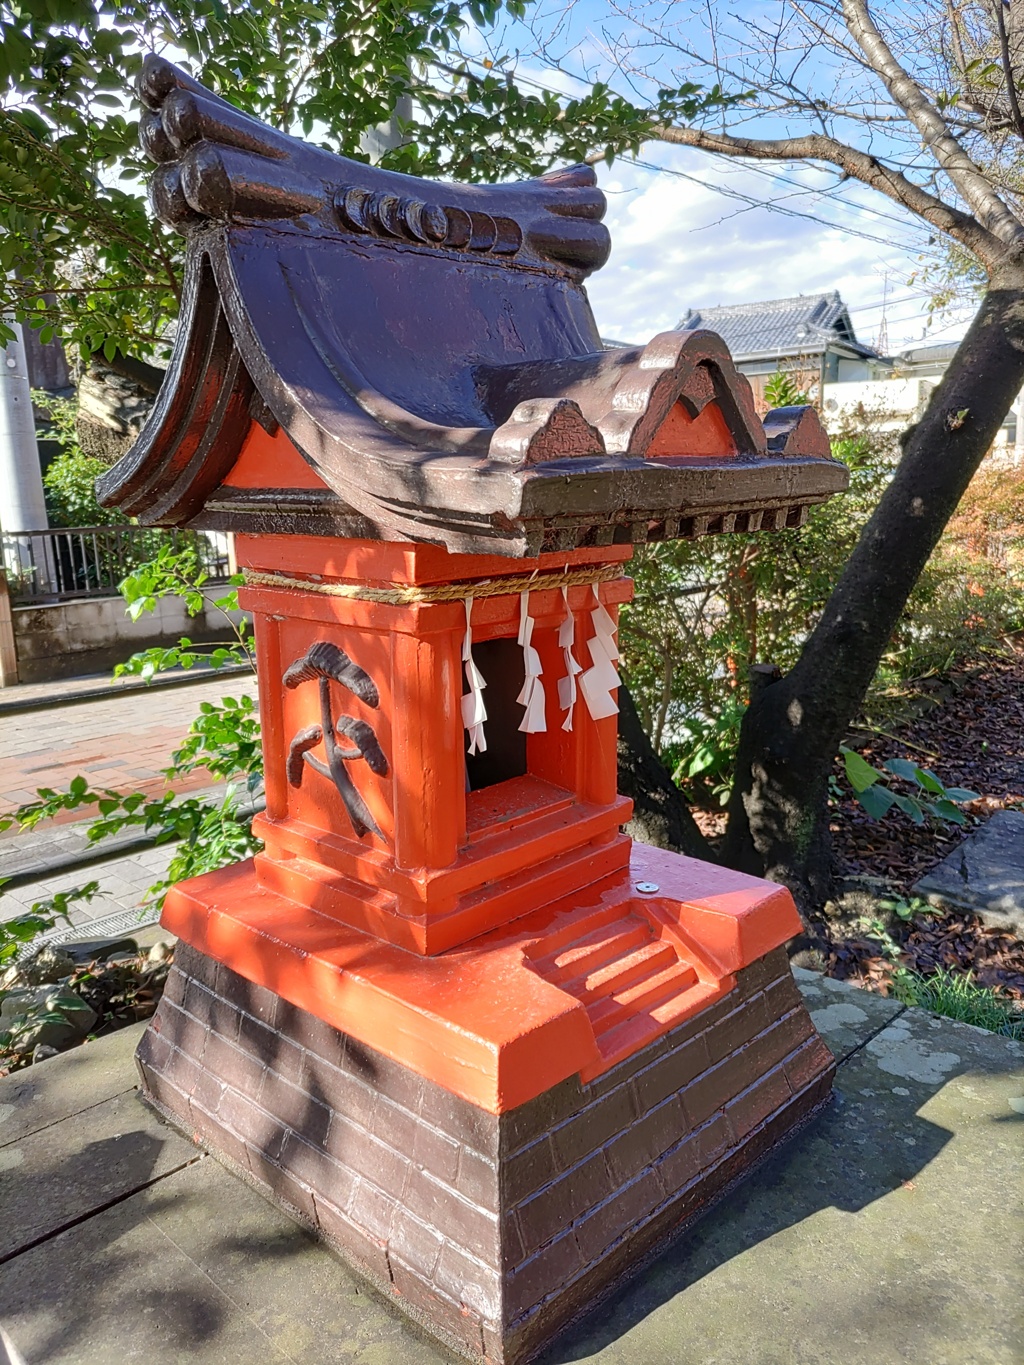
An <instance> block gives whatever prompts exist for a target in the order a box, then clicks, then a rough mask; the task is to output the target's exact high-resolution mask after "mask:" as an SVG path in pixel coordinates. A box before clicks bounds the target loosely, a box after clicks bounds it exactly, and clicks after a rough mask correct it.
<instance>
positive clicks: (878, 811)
mask: <svg viewBox="0 0 1024 1365" xmlns="http://www.w3.org/2000/svg"><path fill="white" fill-rule="evenodd" d="M857 800H858V801H859V802H860V804H861V805H862V806H863V807H864V809H865V810H866V811H867V813H868V815H869V816H870V817H871V819H872V820H881V818H882V816H883V815H885V814H886V812H887V811H889V810H890V809H891V807H892V806H894V805H895V804H896V797H895V796H894V794H893V793H892V792H891V791H889V789H888V788H887V787H879V786H875V785H872V786H870V787H865V788H864V789H863V791H859V792H858V793H857Z"/></svg>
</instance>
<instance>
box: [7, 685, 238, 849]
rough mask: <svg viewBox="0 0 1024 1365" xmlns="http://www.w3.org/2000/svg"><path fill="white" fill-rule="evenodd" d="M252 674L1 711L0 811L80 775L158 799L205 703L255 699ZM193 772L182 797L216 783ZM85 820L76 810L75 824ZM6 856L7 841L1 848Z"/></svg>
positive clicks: (183, 786)
mask: <svg viewBox="0 0 1024 1365" xmlns="http://www.w3.org/2000/svg"><path fill="white" fill-rule="evenodd" d="M255 685H256V684H255V679H254V678H252V677H251V676H250V675H248V674H241V675H239V674H234V675H230V676H226V677H217V676H214V677H212V678H210V679H209V680H207V681H203V682H199V683H190V684H189V685H188V686H184V685H179V686H177V687H173V688H160V689H155V690H151V689H132V690H130V691H126V692H125V693H124V694H123V695H116V696H106V697H101V698H99V699H95V700H90V701H88V702H81V703H69V704H68V705H67V707H66V708H65V707H62V708H60V709H56V710H55V709H52V708H45V709H40V710H33V711H24V712H18V713H15V714H2V713H0V812H3V811H7V810H10V809H12V808H13V807H15V806H18V805H21V804H22V803H24V802H27V801H32V800H33V799H34V798H35V794H36V788H37V787H42V786H46V787H52V788H54V789H55V790H57V791H60V790H61V789H62V788H66V787H67V785H68V783H69V782H70V781H71V779H72V778H73V777H75V776H77V775H78V774H79V773H81V775H82V776H83V777H85V778H86V779H87V780H88V781H89V782H90V783H92V784H94V785H96V786H101V787H113V788H115V789H118V790H124V791H144V792H146V793H147V794H149V793H152V794H154V795H155V794H157V793H159V792H162V791H163V790H164V789H165V787H166V782H165V779H164V778H163V776H162V773H161V769H163V768H164V767H166V766H167V764H168V762H169V761H170V757H171V753H172V752H173V750H174V749H176V748H177V747H178V745H179V744H180V743H181V741H182V740H183V739H184V737H185V734H186V732H187V730H188V727H189V725H190V723H191V721H192V719H193V718H194V716H195V715H196V713H197V712H198V710H199V707H200V704H201V703H202V702H204V701H211V702H217V701H219V700H220V699H221V697H226V696H232V697H238V696H241V694H242V693H243V692H248V693H250V694H252V693H253V692H254V690H255ZM209 781H210V778H209V775H208V774H206V773H203V772H196V773H192V774H191V775H190V776H189V777H188V778H184V779H182V781H181V782H180V783H179V784H177V786H178V788H179V789H180V790H182V791H189V790H195V789H197V788H199V787H202V786H204V785H208V784H209ZM76 817H77V818H81V814H80V813H79V812H69V814H68V818H69V819H70V820H73V819H75V818H76ZM0 856H2V843H0Z"/></svg>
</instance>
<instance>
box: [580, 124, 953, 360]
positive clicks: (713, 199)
mask: <svg viewBox="0 0 1024 1365" xmlns="http://www.w3.org/2000/svg"><path fill="white" fill-rule="evenodd" d="M659 159H660V161H661V164H662V165H664V166H667V167H669V168H670V169H671V170H676V171H680V172H682V173H684V174H685V175H687V176H692V177H693V178H692V179H682V178H679V177H678V176H677V175H672V174H668V173H664V172H661V173H658V172H655V171H653V170H645V169H642V168H641V167H637V166H633V165H632V164H630V163H628V162H622V161H619V162H616V163H615V164H614V165H613V166H612V167H611V168H602V169H601V170H600V171H599V175H600V179H601V184H602V188H603V189H604V190H605V193H606V194H607V196H608V214H607V217H606V220H605V221H606V222H607V224H608V227H609V228H610V230H611V234H612V255H611V259H610V260H609V262H608V264H607V265H606V266H605V267H604V269H603V270H601V271H599V272H598V273H597V274H596V275H594V276H592V277H591V279H590V280H589V281H588V286H587V291H588V294H589V296H590V300H591V304H592V306H593V308H594V312H595V315H596V317H597V321H598V326H599V327H600V329H601V332H602V334H603V335H604V336H609V337H614V338H616V339H618V340H624V341H635V342H642V341H645V340H647V339H648V338H649V337H651V336H652V335H653V334H654V333H655V332H659V331H663V330H665V329H666V328H669V327H674V326H675V325H676V323H677V322H678V321H679V319H680V317H681V316H682V315H683V313H684V312H685V311H686V309H687V308H699V307H701V306H704V307H710V306H713V305H715V304H726V303H750V302H756V301H759V300H763V299H773V298H784V297H787V296H789V295H793V294H813V293H819V292H822V291H825V290H832V289H838V290H839V293H840V294H841V296H842V298H843V300H844V302H845V303H846V304H847V306H848V307H849V308H850V309H851V311H852V316H853V323H854V327H855V329H856V331H857V335H858V336H859V337H860V339H861V340H862V341H864V342H866V343H868V344H872V343H873V342H874V341H875V339H876V337H877V335H878V330H879V324H880V321H881V317H882V300H883V296H885V295H887V297H888V306H887V310H886V311H887V320H888V335H889V349H890V350H891V351H895V350H898V349H900V348H902V347H903V346H906V345H909V344H912V343H914V342H918V343H919V342H921V341H922V340H926V341H937V340H945V339H947V338H948V337H955V336H959V335H960V334H962V332H963V329H964V325H965V319H960V318H957V319H955V320H954V321H953V322H952V323H950V324H948V325H946V326H945V327H944V328H942V329H940V328H938V327H935V328H932V329H931V330H930V331H927V332H926V326H925V322H926V311H927V310H926V296H925V291H924V290H923V289H922V288H921V286H920V284H917V285H909V284H908V280H909V279H910V276H911V275H912V274H913V272H914V271H915V269H917V268H919V264H920V263H919V260H918V256H919V255H920V252H921V251H922V250H927V238H926V235H925V233H924V232H923V230H921V229H920V228H919V227H918V225H917V224H916V223H915V222H914V220H913V219H911V218H910V217H909V215H908V216H906V217H905V218H900V215H899V210H898V209H896V208H895V206H890V205H889V204H888V203H887V202H886V201H885V200H882V199H881V198H880V197H878V196H872V195H871V194H870V193H869V192H867V191H865V192H863V193H856V195H855V196H848V197H847V199H845V200H843V201H839V200H836V199H831V198H825V197H823V196H822V194H821V190H822V189H824V188H825V187H827V186H829V185H830V184H832V183H834V177H832V176H830V175H828V174H827V173H824V172H821V171H819V170H817V169H816V168H814V167H809V166H800V167H785V168H782V170H781V177H782V178H779V177H773V175H772V173H771V171H770V170H769V173H768V174H767V175H766V174H765V173H764V171H763V170H761V171H759V170H757V169H750V168H747V167H743V166H735V165H722V164H721V163H719V162H718V161H716V160H714V159H712V158H709V157H707V156H705V155H704V154H702V153H700V152H695V151H689V150H687V149H678V150H676V149H670V150H669V151H668V152H667V153H666V154H665V155H663V156H661V157H660V158H659ZM794 182H796V183H795V184H794ZM716 186H722V187H724V188H725V189H727V190H731V191H732V192H734V193H738V194H742V195H745V196H749V197H750V198H751V199H756V200H759V201H764V200H766V199H767V200H771V201H774V202H775V203H776V204H777V205H779V206H780V207H782V208H789V209H792V210H796V211H799V212H805V213H812V214H814V215H816V216H818V217H820V218H823V219H826V220H828V221H829V222H832V223H835V224H836V226H826V225H825V224H824V223H821V222H815V221H809V220H808V219H807V218H804V217H798V216H788V215H784V214H782V213H779V212H775V211H772V210H771V209H769V208H767V207H764V206H762V205H760V204H759V205H758V206H757V207H748V206H747V205H745V204H744V203H742V202H739V201H737V200H735V199H729V198H726V197H723V195H722V194H721V193H720V192H719V190H718V189H717V188H716ZM879 215H881V216H879ZM844 224H845V225H847V226H848V228H849V229H852V230H844V227H843V226H842V225H844ZM858 233H864V234H868V235H869V236H870V237H871V238H875V239H877V240H867V239H866V238H865V237H864V236H860V235H856V234H858Z"/></svg>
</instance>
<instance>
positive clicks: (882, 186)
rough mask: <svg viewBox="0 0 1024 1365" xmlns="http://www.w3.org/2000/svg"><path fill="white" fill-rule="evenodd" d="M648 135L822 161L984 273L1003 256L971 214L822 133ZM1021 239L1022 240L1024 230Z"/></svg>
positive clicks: (668, 131)
mask: <svg viewBox="0 0 1024 1365" xmlns="http://www.w3.org/2000/svg"><path fill="white" fill-rule="evenodd" d="M652 135H653V136H654V137H655V138H656V139H657V140H658V141H660V142H668V143H672V144H674V145H677V146H681V147H699V148H700V149H701V150H702V151H705V152H718V153H720V154H721V155H722V156H732V157H741V158H744V157H745V158H747V159H749V160H753V161H825V162H827V163H828V164H829V165H832V166H838V167H839V169H840V170H841V171H843V172H844V173H845V174H846V175H848V176H850V177H852V178H853V179H854V180H859V181H860V182H861V183H862V184H864V185H869V186H870V187H871V188H872V189H873V190H878V191H879V192H880V193H881V194H884V195H885V196H886V197H887V198H889V199H891V200H892V201H893V202H894V203H896V204H899V205H900V206H901V207H902V208H905V209H909V210H910V211H911V213H916V214H917V215H918V216H919V217H921V218H923V219H924V220H925V221H926V222H928V223H930V224H931V225H932V227H935V228H938V229H939V231H940V232H945V233H947V234H948V235H949V236H950V237H953V238H955V239H956V241H958V242H960V243H961V244H962V245H963V246H965V247H967V249H968V250H969V251H973V252H974V254H975V255H976V256H977V257H978V259H979V260H981V261H983V262H984V264H985V265H986V266H988V267H989V269H995V268H996V267H997V266H998V265H999V264H1000V263H1001V262H1002V260H1003V259H1004V257H1005V255H1006V243H1005V242H1004V241H1003V240H1002V239H1001V238H999V237H997V236H996V235H995V234H994V233H992V232H990V231H989V230H988V229H987V228H984V227H982V225H981V224H980V223H979V222H978V220H977V219H976V218H975V217H973V216H972V215H971V214H969V213H964V212H963V211H962V210H961V209H958V208H954V207H953V205H952V204H947V203H945V201H944V200H942V199H939V198H938V197H937V196H936V195H934V194H931V193H929V191H928V190H925V189H922V187H921V186H920V185H916V184H915V183H914V182H913V181H912V180H910V179H908V178H907V177H906V176H905V175H903V174H902V172H900V171H897V170H895V169H894V168H893V167H892V166H887V165H885V163H884V162H881V161H879V160H878V158H877V157H874V156H870V155H869V154H868V153H867V152H862V151H859V150H857V149H856V148H854V147H849V146H847V145H846V143H844V142H839V141H838V140H837V139H836V138H831V137H826V136H825V135H824V134H822V133H808V134H806V135H805V136H803V137H783V138H754V137H738V136H736V135H735V134H732V133H712V132H708V131H707V130H706V129H703V128H677V127H675V126H666V127H657V128H654V129H653V130H652ZM1014 221H1015V222H1016V220H1014ZM1021 235H1022V239H1024V232H1022V234H1021Z"/></svg>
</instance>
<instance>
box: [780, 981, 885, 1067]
mask: <svg viewBox="0 0 1024 1365" xmlns="http://www.w3.org/2000/svg"><path fill="white" fill-rule="evenodd" d="M792 970H793V976H794V978H795V980H796V984H797V985H798V986H799V988H800V993H801V995H802V996H803V998H804V1003H805V1004H806V1006H807V1009H808V1011H809V1012H810V1016H811V1022H812V1023H813V1024H814V1027H815V1028H816V1029H817V1030H818V1032H819V1033H820V1034H821V1036H822V1038H824V1040H825V1042H826V1043H827V1044H828V1045H829V1047H830V1048H831V1050H832V1055H833V1056H834V1057H835V1059H836V1061H837V1062H842V1061H845V1059H846V1058H847V1057H849V1056H850V1054H851V1053H853V1052H856V1050H857V1049H858V1048H860V1047H863V1046H864V1044H865V1043H866V1042H867V1041H868V1039H869V1038H872V1037H874V1035H875V1034H876V1033H879V1032H880V1031H881V1030H882V1029H883V1028H885V1026H886V1024H888V1023H890V1022H891V1021H892V1020H893V1019H895V1018H896V1016H897V1015H899V1014H902V1013H903V1010H904V1009H905V1006H904V1005H901V1004H900V1002H899V1001H898V1000H891V999H889V998H888V997H887V996H884V995H875V993H874V992H873V991H866V990H863V989H862V988H861V987H860V986H853V985H851V984H850V983H849V982H848V981H833V980H832V978H831V977H829V976H823V975H822V974H821V973H820V972H811V971H808V970H807V969H806V968H805V967H794V968H793V969H792Z"/></svg>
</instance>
